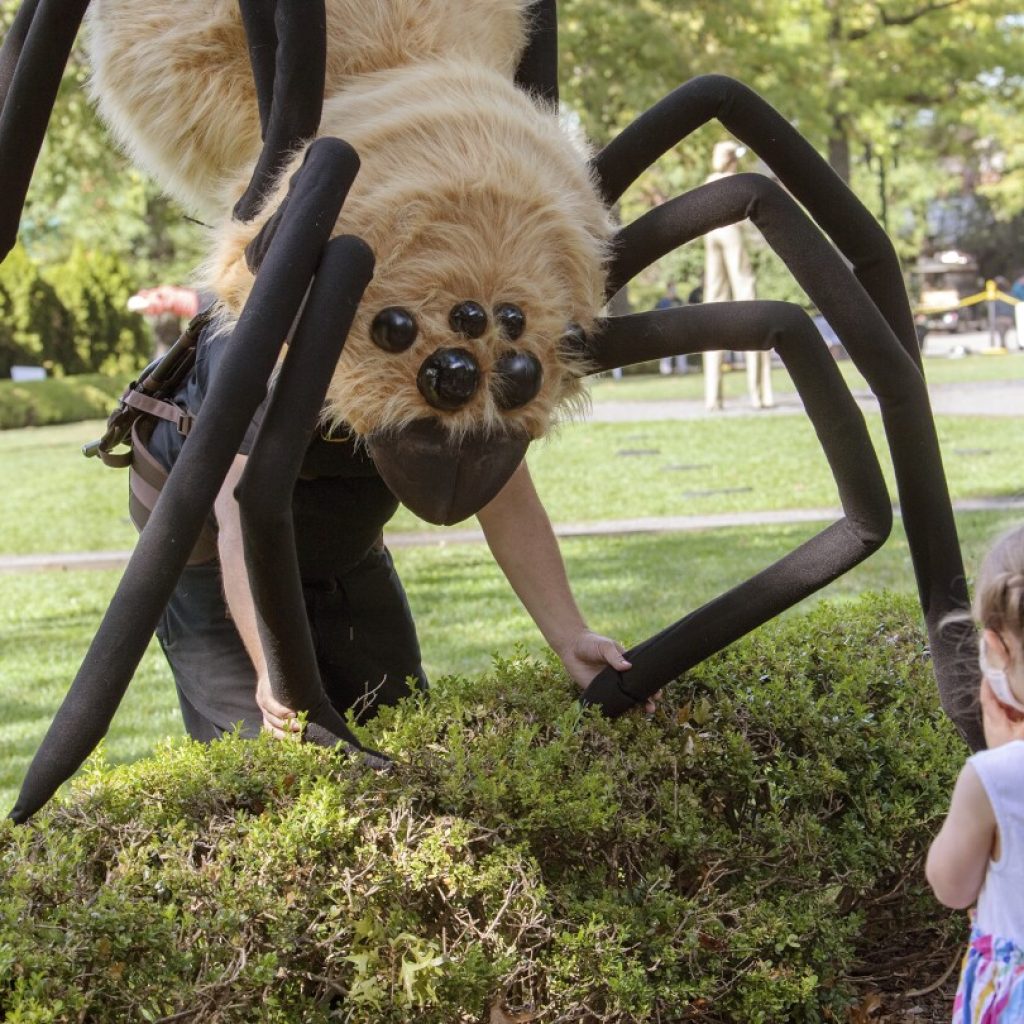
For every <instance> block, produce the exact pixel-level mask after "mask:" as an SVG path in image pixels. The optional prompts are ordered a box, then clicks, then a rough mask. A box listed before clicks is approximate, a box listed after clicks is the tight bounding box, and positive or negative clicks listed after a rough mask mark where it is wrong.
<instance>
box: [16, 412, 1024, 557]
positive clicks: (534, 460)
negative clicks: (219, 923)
mask: <svg viewBox="0 0 1024 1024" xmlns="http://www.w3.org/2000/svg"><path fill="white" fill-rule="evenodd" d="M867 421H868V426H869V429H870V431H871V434H872V438H873V441H874V444H875V448H876V451H878V452H879V453H880V460H881V464H882V467H883V470H884V471H885V473H886V476H887V478H888V481H889V486H890V492H891V493H893V494H895V490H894V482H893V478H892V472H891V468H890V461H889V457H888V449H887V446H886V442H885V439H884V434H883V430H882V426H881V421H880V418H879V417H878V416H877V415H876V414H869V415H868V416H867ZM100 428H101V424H100V423H98V422H96V421H91V422H86V423H77V424H68V425H64V426H59V427H45V428H39V429H34V430H20V431H7V432H2V433H0V464H2V465H3V467H4V480H5V499H4V502H3V505H2V507H0V553H3V554H29V553H46V552H67V551H105V550H123V549H126V548H130V547H131V546H132V545H133V544H134V542H135V531H134V529H133V527H132V526H131V523H130V521H129V519H128V512H127V475H126V474H125V473H124V472H123V471H120V470H110V469H107V468H105V467H104V466H103V465H102V464H101V463H100V462H99V461H97V460H95V459H85V458H83V457H82V456H81V454H80V453H79V448H80V447H81V445H82V443H83V442H85V441H88V440H90V439H92V438H93V437H95V436H96V435H97V433H98V432H99V430H100ZM938 431H939V440H940V443H941V445H942V449H943V453H944V458H945V465H946V474H947V478H948V480H949V486H950V493H951V494H952V496H953V498H954V500H957V499H962V498H979V497H1020V496H1021V495H1022V494H1024V481H1022V478H1021V474H1020V459H1019V453H1020V451H1022V450H1024V417H1021V418H1016V417H998V418H997V417H991V418H986V417H968V416H943V417H939V419H938ZM529 462H530V466H531V469H532V471H533V474H534V477H535V479H536V481H537V487H538V490H539V491H540V494H541V496H542V498H543V500H544V502H545V505H546V506H547V508H548V511H549V513H550V515H551V518H552V519H553V520H554V521H555V522H560V523H569V522H589V521H599V520H608V519H624V518H630V517H636V516H672V515H713V514H717V513H721V512H757V511H765V510H774V509H795V508H832V507H836V506H837V505H838V498H837V494H836V488H835V484H834V483H833V481H832V477H831V475H830V473H829V469H828V466H827V464H826V463H825V460H824V457H823V455H822V452H821V448H820V446H819V444H818V441H817V439H816V438H815V436H814V432H813V430H812V429H811V425H810V422H809V421H808V420H807V419H806V418H805V417H803V416H767V417H735V418H732V417H729V418H723V419H710V418H709V419H700V420H689V421H681V422H664V421H655V422H646V423H643V422H632V423H593V422H587V423H573V424H567V425H566V426H565V427H563V428H562V429H561V430H560V431H559V432H558V433H557V434H556V436H555V437H553V438H551V439H550V440H547V441H544V442H540V443H537V444H535V445H533V447H532V448H531V451H530V454H529ZM469 525H473V524H472V523H470V524H469ZM390 529H391V530H394V531H405V530H428V529H433V530H436V531H437V532H438V534H439V536H443V529H441V528H436V527H429V526H428V525H427V524H425V523H423V522H421V521H420V520H419V519H417V518H416V517H415V516H413V515H412V513H410V512H407V511H405V510H404V509H403V510H400V511H399V514H398V515H397V516H396V517H395V519H394V520H393V521H392V523H391V526H390Z"/></svg>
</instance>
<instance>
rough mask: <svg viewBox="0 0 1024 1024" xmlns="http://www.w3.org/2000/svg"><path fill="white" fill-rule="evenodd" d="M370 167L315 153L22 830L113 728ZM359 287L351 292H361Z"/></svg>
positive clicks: (142, 539)
mask: <svg viewBox="0 0 1024 1024" xmlns="http://www.w3.org/2000/svg"><path fill="white" fill-rule="evenodd" d="M358 166H359V160H358V157H357V156H356V154H355V151H354V150H353V149H352V147H351V146H348V145H347V144H346V143H344V142H341V141H339V140H337V139H321V140H318V141H317V142H315V143H314V144H313V145H312V146H310V148H309V150H308V151H307V154H306V159H305V161H304V163H303V166H302V168H301V169H300V170H299V171H298V172H297V173H296V175H295V176H294V178H293V180H292V186H291V198H290V201H289V216H288V217H287V218H285V219H284V220H283V221H282V222H281V223H280V225H279V227H278V231H277V233H276V235H275V237H274V240H273V242H272V243H271V245H270V248H269V249H268V251H267V254H266V259H265V261H264V264H263V267H262V269H261V271H260V274H259V275H258V277H257V278H256V282H255V284H254V286H253V289H252V292H251V294H250V296H249V299H248V301H247V302H246V304H245V307H244V309H243V310H242V313H241V315H240V317H239V319H238V323H237V325H236V326H235V329H234V331H233V333H232V336H231V339H230V341H229V342H228V348H227V350H226V351H225V353H224V356H223V360H222V362H221V364H220V369H219V371H218V373H217V375H216V376H215V377H214V379H213V380H212V381H211V384H210V389H209V393H208V395H207V398H206V401H205V402H204V404H203V410H202V413H201V415H200V416H198V417H197V418H196V422H195V425H194V426H193V428H192V431H191V433H190V434H189V437H188V440H187V441H186V442H185V444H184V446H183V447H182V450H181V455H180V456H179V458H178V461H177V463H176V464H175V466H174V469H173V470H172V472H171V474H170V476H169V478H168V480H167V484H166V486H165V487H164V489H163V491H162V493H161V495H160V499H159V501H158V502H157V504H156V507H155V508H154V510H153V514H152V516H151V517H150V519H149V522H148V523H147V524H146V528H145V529H144V530H143V532H142V534H141V535H140V536H139V540H138V543H137V545H136V547H135V550H134V551H133V552H132V557H131V559H130V560H129V562H128V566H127V568H126V569H125V572H124V575H123V576H122V577H121V581H120V583H119V584H118V587H117V590H116V592H115V594H114V596H113V598H112V599H111V602H110V605H109V607H108V608H107V611H106V614H105V615H104V617H103V620H102V622H101V623H100V626H99V629H98V630H97V632H96V636H95V637H94V638H93V641H92V644H91V645H90V647H89V650H88V652H87V653H86V656H85V659H84V660H83V662H82V666H81V668H80V669H79V671H78V674H77V675H76V676H75V679H74V681H73V682H72V684H71V687H70V689H69V690H68V693H67V695H66V696H65V698H64V701H63V703H62V704H61V707H60V708H59V709H58V711H57V714H56V715H55V716H54V719H53V722H52V723H51V725H50V728H49V730H48V731H47V733H46V736H45V737H44V738H43V742H42V744H41V745H40V747H39V750H38V751H37V752H36V755H35V757H34V758H33V760H32V764H31V765H30V766H29V770H28V774H27V775H26V778H25V781H24V783H23V784H22V788H21V793H20V794H19V796H18V800H17V803H16V804H15V806H14V809H13V810H12V811H11V817H12V818H13V819H14V820H15V821H24V820H26V819H27V818H28V817H29V816H30V815H32V814H34V813H35V812H36V811H37V810H38V809H39V808H40V807H42V806H43V804H45V803H46V801H47V800H49V799H50V797H51V796H53V794H54V793H55V792H56V790H57V788H58V787H59V786H60V784H61V783H62V782H64V781H65V780H66V779H68V778H70V777H71V775H72V774H73V773H74V772H75V771H76V770H77V769H78V767H79V766H80V765H81V764H82V762H83V761H84V760H85V758H86V757H88V755H89V754H90V753H91V752H92V750H93V749H94V748H95V747H96V744H97V743H99V741H100V740H101V739H102V738H103V736H104V734H105V733H106V731H107V729H108V728H109V726H110V721H111V719H112V718H113V716H114V712H115V711H116V710H117V707H118V705H119V704H120V702H121V699H122V697H123V696H124V693H125V690H126V689H127V688H128V684H129V682H130V681H131V678H132V676H133V674H134V673H135V670H136V668H137V667H138V664H139V661H140V660H141V659H142V656H143V654H144V653H145V650H146V647H147V645H148V643H149V640H150V637H151V636H152V635H153V631H154V629H155V628H156V624H157V622H158V621H159V618H160V615H161V614H162V612H163V609H164V606H165V605H166V604H167V600H168V598H169V597H170V595H171V592H172V591H173V589H174V587H175V585H176V583H177V581H178V577H179V576H180V574H181V570H182V569H183V568H184V565H185V562H186V561H187V559H188V555H189V552H190V551H191V550H192V547H193V546H194V544H195V542H196V539H197V538H198V536H199V533H200V530H201V529H202V524H203V523H204V522H205V520H206V517H207V516H208V514H209V512H210V509H211V508H212V506H213V502H214V499H215V497H216V496H217V492H218V491H219V490H220V486H221V483H222V481H223V479H224V477H225V476H226V475H227V471H228V469H229V467H230V465H231V462H232V460H233V459H234V457H235V453H236V452H237V451H238V447H239V445H240V444H241V442H242V438H243V436H244V434H245V430H246V427H247V426H248V424H249V422H250V420H251V419H252V417H253V414H254V413H255V411H256V408H257V407H258V406H259V404H260V402H261V401H262V400H263V398H264V396H265V395H266V390H267V381H268V380H270V377H271V374H272V373H273V371H274V367H275V364H276V362H277V358H278V354H279V352H280V350H281V345H282V343H283V341H284V339H285V338H286V337H287V335H288V332H289V330H290V329H291V327H292V324H293V322H294V320H295V318H296V315H297V314H298V311H299V310H300V309H301V308H302V302H303V299H304V297H305V295H306V291H307V289H308V287H309V283H310V281H311V280H312V278H313V276H314V274H315V273H316V268H317V264H318V262H319V260H320V255H321V252H322V251H323V247H324V245H325V244H326V242H327V239H328V237H329V235H330V232H331V229H332V228H333V226H334V224H335V222H336V220H337V217H338V213H339V211H340V209H341V204H342V202H343V201H344V198H345V195H346V193H347V192H348V189H349V186H350V185H351V184H352V181H353V179H354V178H355V175H356V171H357V169H358ZM359 284H360V282H359V281H358V280H356V281H355V282H347V281H346V282H344V283H343V285H344V286H345V287H349V288H351V289H352V290H353V291H355V290H357V288H358V286H359ZM341 291H342V288H341V287H339V288H338V292H339V294H340V293H341ZM342 298H344V297H343V296H342Z"/></svg>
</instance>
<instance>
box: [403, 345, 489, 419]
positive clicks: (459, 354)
mask: <svg viewBox="0 0 1024 1024" xmlns="http://www.w3.org/2000/svg"><path fill="white" fill-rule="evenodd" d="M479 384H480V367H479V365H478V364H477V361H476V360H475V359H474V358H473V355H472V353H470V352H467V351H466V350H465V349H464V348H439V349H438V350H437V351H436V352H434V353H433V354H432V355H430V356H428V357H427V358H426V359H424V360H423V365H422V366H421V367H420V372H419V374H418V375H417V377H416V386H417V387H418V388H419V389H420V394H421V395H422V396H423V397H424V398H425V399H426V400H427V401H428V402H429V403H430V404H431V405H432V406H433V407H434V408H435V409H445V410H447V411H449V412H450V411H451V410H453V409H458V408H460V407H462V406H463V405H465V404H466V403H467V402H468V401H469V400H470V399H471V398H472V397H473V395H474V394H475V393H476V389H477V387H478V385H479Z"/></svg>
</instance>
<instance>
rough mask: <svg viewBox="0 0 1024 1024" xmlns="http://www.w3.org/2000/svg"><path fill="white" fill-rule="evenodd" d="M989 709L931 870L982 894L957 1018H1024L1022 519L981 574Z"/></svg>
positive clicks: (987, 1023) (939, 890) (967, 1023)
mask: <svg viewBox="0 0 1024 1024" xmlns="http://www.w3.org/2000/svg"><path fill="white" fill-rule="evenodd" d="M974 615H975V618H976V619H977V621H978V624H979V625H980V626H981V628H982V635H981V643H980V652H981V657H980V663H981V672H982V679H981V708H982V716H983V720H984V726H985V740H986V742H987V743H988V749H987V750H983V751H981V752H980V753H978V754H975V755H974V756H973V757H971V758H969V759H968V761H967V763H966V764H965V765H964V767H963V770H962V771H961V772H960V777H959V778H958V779H957V782H956V787H955V789H954V790H953V799H952V802H951V804H950V808H949V814H948V815H947V816H946V820H945V822H944V823H943V826H942V829H941V831H940V832H939V834H938V836H937V837H936V838H935V841H934V842H933V843H932V846H931V849H930V850H929V851H928V861H927V864H926V867H925V873H926V874H927V877H928V882H929V883H930V884H931V887H932V889H933V890H934V892H935V895H936V897H937V898H938V899H939V901H940V902H942V903H944V904H945V905H946V906H947V907H954V908H957V909H962V908H964V907H969V906H970V905H971V904H972V903H974V902H975V901H977V909H976V911H975V914H974V920H973V928H972V931H971V939H970V945H969V946H968V948H967V953H966V954H965V956H964V961H963V969H962V971H961V974H960V986H959V988H958V990H957V994H956V1001H955V1003H954V1004H953V1021H954V1024H997V1022H1006V1021H1024V645H1022V642H1024V527H1018V528H1016V529H1014V530H1011V531H1010V532H1009V533H1006V534H1004V535H1003V536H1002V537H1000V538H999V539H998V540H997V541H996V543H995V545H994V546H993V548H992V550H991V551H990V552H989V554H988V555H987V557H986V558H985V561H984V563H983V564H982V567H981V572H980V573H979V577H978V582H977V588H976V593H975V602H974Z"/></svg>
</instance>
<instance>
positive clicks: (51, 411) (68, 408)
mask: <svg viewBox="0 0 1024 1024" xmlns="http://www.w3.org/2000/svg"><path fill="white" fill-rule="evenodd" d="M127 384H128V376H127V375H121V376H117V377H108V376H106V375H104V374H100V373H84V374H79V375H78V376H75V377H55V378H50V379H48V380H31V381H24V382H20V381H19V382H15V381H10V380H0V430H11V429H14V428H17V427H42V426H47V425H49V424H54V423H72V422H76V421H79V420H87V419H96V418H98V417H101V416H102V417H103V418H106V416H107V415H108V414H109V413H110V411H111V409H113V408H114V406H115V405H116V404H117V400H118V398H120V397H121V392H122V391H124V389H125V387H126V386H127Z"/></svg>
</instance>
